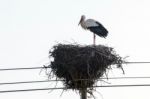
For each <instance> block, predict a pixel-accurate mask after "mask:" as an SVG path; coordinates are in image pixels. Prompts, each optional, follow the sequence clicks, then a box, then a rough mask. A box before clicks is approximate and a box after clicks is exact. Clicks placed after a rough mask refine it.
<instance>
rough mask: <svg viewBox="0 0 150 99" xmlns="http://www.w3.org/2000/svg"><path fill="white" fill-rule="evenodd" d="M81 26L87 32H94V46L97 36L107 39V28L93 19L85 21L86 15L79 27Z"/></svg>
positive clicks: (82, 17)
mask: <svg viewBox="0 0 150 99" xmlns="http://www.w3.org/2000/svg"><path fill="white" fill-rule="evenodd" d="M80 24H81V27H82V28H83V29H85V30H86V29H88V30H90V31H91V32H93V43H94V45H95V39H96V37H95V34H97V35H98V36H100V37H103V38H105V37H106V36H107V34H108V31H107V29H105V27H104V26H103V25H102V24H101V23H99V22H97V21H95V20H93V19H87V20H85V16H84V15H82V16H81V20H80V22H79V24H78V25H80Z"/></svg>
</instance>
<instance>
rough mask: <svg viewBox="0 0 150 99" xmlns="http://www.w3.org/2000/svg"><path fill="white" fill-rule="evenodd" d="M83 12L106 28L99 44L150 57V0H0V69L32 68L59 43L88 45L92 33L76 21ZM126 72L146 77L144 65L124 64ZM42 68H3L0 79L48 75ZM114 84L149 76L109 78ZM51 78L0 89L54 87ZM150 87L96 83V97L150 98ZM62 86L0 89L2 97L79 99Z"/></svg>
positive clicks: (145, 58) (137, 56)
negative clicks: (49, 88) (55, 88)
mask: <svg viewBox="0 0 150 99" xmlns="http://www.w3.org/2000/svg"><path fill="white" fill-rule="evenodd" d="M81 15H85V16H86V17H87V18H93V19H95V20H97V21H99V22H101V23H102V24H103V25H104V26H105V27H106V28H107V30H108V31H109V35H108V37H107V38H106V39H103V38H100V37H97V41H96V43H97V44H103V45H107V46H110V47H113V48H114V49H115V50H116V52H117V53H118V54H120V55H121V56H122V57H125V56H129V58H127V61H150V54H149V51H150V45H149V38H150V29H149V26H150V1H149V0H0V68H14V67H15V68H16V67H19V68H21V67H34V66H35V67H36V66H42V65H43V64H46V63H47V62H49V61H48V60H49V59H48V51H49V50H50V48H51V47H52V46H53V45H55V44H57V43H58V42H59V43H66V44H67V43H74V42H77V43H79V44H83V45H85V44H86V45H87V44H92V42H93V41H92V38H93V35H92V33H90V32H89V31H85V30H83V29H82V28H81V27H80V26H78V22H79V20H80V17H81ZM124 70H125V72H126V74H125V75H122V72H121V71H120V70H117V69H114V70H112V71H111V72H110V76H115V77H118V76H149V75H150V72H149V70H150V67H149V66H148V65H146V64H133V65H124ZM39 73H40V70H27V71H2V72H0V78H1V80H0V82H13V81H30V80H46V79H47V77H46V75H44V73H45V72H42V73H41V74H39ZM108 82H110V83H112V84H143V83H149V82H150V80H143V79H142V80H135V79H132V80H114V81H113V80H109V81H108ZM53 86H55V84H54V83H44V84H26V85H25V84H22V85H15V86H14V85H11V86H8V85H6V86H0V90H12V89H25V88H45V87H53ZM149 90H150V87H126V88H122V87H121V88H98V89H97V91H98V92H100V94H99V93H97V92H95V93H94V94H95V96H96V97H97V99H101V98H102V97H103V99H144V98H149V97H150V96H149ZM61 92H62V90H56V91H53V92H51V93H49V91H38V92H20V93H3V94H0V97H1V98H2V99H10V98H13V99H19V98H22V99H26V98H29V99H33V98H34V99H43V98H44V99H52V98H55V99H70V98H74V99H79V95H78V94H77V93H75V92H72V91H67V92H64V94H63V95H62V96H61V97H60V94H61Z"/></svg>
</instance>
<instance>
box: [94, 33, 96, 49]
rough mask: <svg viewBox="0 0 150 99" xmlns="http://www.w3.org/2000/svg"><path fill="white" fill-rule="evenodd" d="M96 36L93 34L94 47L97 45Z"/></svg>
mask: <svg viewBox="0 0 150 99" xmlns="http://www.w3.org/2000/svg"><path fill="white" fill-rule="evenodd" d="M95 41H96V35H95V34H94V33H93V44H94V46H95V45H96V42H95Z"/></svg>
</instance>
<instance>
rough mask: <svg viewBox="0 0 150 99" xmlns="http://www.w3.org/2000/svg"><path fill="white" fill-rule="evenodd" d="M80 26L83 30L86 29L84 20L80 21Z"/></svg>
mask: <svg viewBox="0 0 150 99" xmlns="http://www.w3.org/2000/svg"><path fill="white" fill-rule="evenodd" d="M81 26H82V28H83V29H86V25H85V18H83V19H82V20H81Z"/></svg>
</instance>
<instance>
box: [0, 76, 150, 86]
mask: <svg viewBox="0 0 150 99" xmlns="http://www.w3.org/2000/svg"><path fill="white" fill-rule="evenodd" d="M149 78H150V77H148V76H147V77H109V78H100V79H97V80H98V81H101V80H104V79H149ZM80 80H93V79H75V80H74V81H80ZM55 81H64V80H37V81H22V82H4V83H0V85H11V84H26V83H43V82H55Z"/></svg>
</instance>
